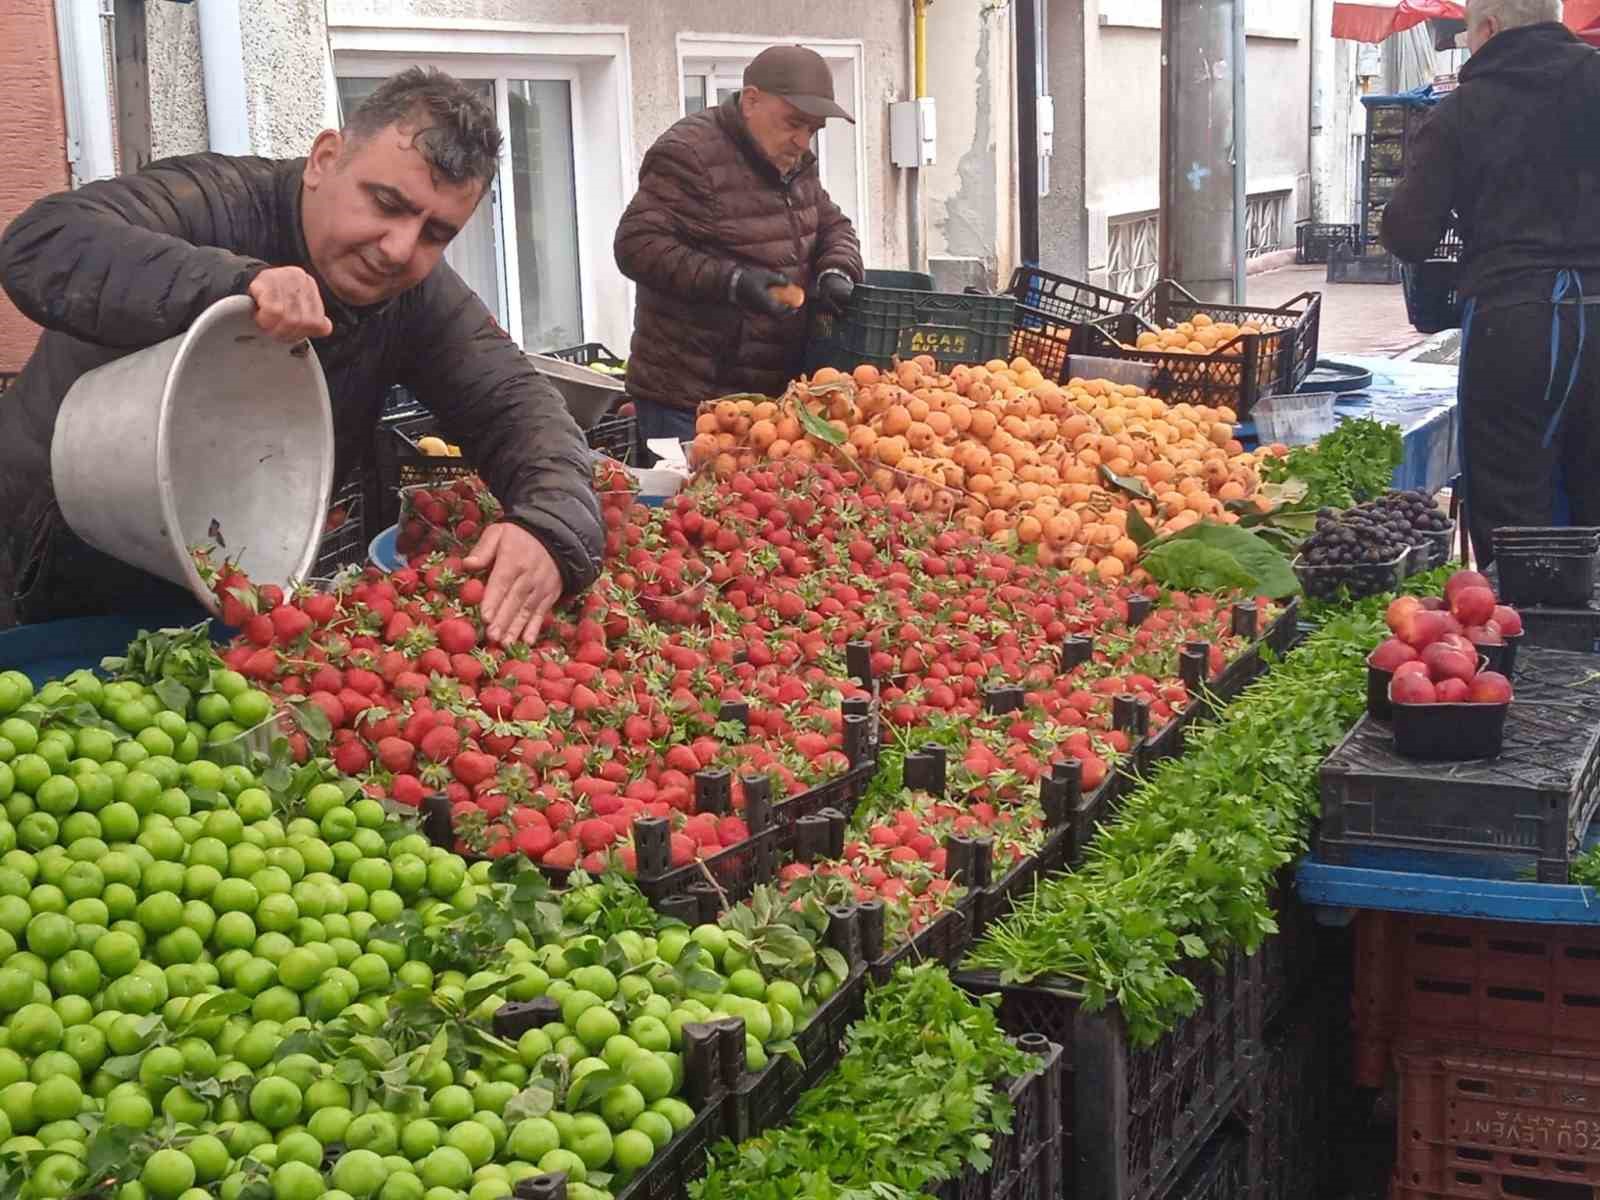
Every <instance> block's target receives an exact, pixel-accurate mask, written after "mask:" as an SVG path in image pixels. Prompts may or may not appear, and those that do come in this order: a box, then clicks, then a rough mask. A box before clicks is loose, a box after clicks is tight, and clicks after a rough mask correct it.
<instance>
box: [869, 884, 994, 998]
mask: <svg viewBox="0 0 1600 1200" xmlns="http://www.w3.org/2000/svg"><path fill="white" fill-rule="evenodd" d="M979 900H980V896H979V894H978V893H974V892H969V893H967V895H966V896H965V897H963V898H962V899H961V901H960V902H959V903H958V904H956V906H955V907H954V908H949V909H946V910H945V911H944V912H942V913H940V914H939V915H938V916H937V917H935V918H934V919H933V921H932V922H930V923H929V924H928V925H927V927H926V928H924V929H923V930H922V932H920V933H919V934H917V936H916V937H914V938H912V939H911V940H910V941H909V942H905V943H903V944H902V945H900V946H897V947H896V948H895V949H893V950H891V951H889V953H887V954H885V955H883V956H882V957H881V958H879V959H877V960H876V961H875V962H871V963H868V964H867V970H868V972H869V973H870V975H871V976H872V982H873V983H874V984H875V985H877V986H882V985H883V984H885V983H887V982H888V981H889V980H890V979H891V978H893V976H894V971H895V968H896V967H898V966H900V965H901V964H905V965H908V966H913V967H914V966H916V965H917V964H919V963H925V962H937V963H943V964H944V965H945V966H946V967H954V966H955V965H956V964H957V963H958V962H960V961H961V958H962V956H963V955H965V954H966V952H967V948H968V947H969V946H971V945H972V939H973V937H974V935H975V933H976V930H977V922H978V905H979Z"/></svg>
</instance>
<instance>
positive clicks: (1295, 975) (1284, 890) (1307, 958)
mask: <svg viewBox="0 0 1600 1200" xmlns="http://www.w3.org/2000/svg"><path fill="white" fill-rule="evenodd" d="M1267 906H1268V907H1269V908H1270V909H1271V910H1272V915H1273V917H1274V919H1275V920H1276V921H1277V923H1278V932H1277V933H1274V934H1270V935H1268V936H1267V937H1266V938H1265V939H1263V940H1262V943H1261V948H1260V949H1259V950H1258V951H1256V955H1255V958H1256V962H1255V964H1254V967H1253V969H1254V971H1255V974H1256V984H1255V989H1256V1004H1257V1006H1258V1007H1259V1009H1260V1011H1261V1024H1262V1026H1263V1027H1264V1028H1269V1027H1271V1026H1272V1025H1273V1023H1274V1022H1276V1021H1277V1020H1278V1019H1279V1018H1280V1017H1281V1016H1282V1015H1283V1013H1284V1012H1285V1010H1287V1009H1288V1008H1289V1007H1290V1005H1291V1004H1293V1003H1294V1001H1295V1000H1296V999H1297V998H1298V997H1299V996H1300V994H1301V992H1302V991H1303V990H1304V989H1305V987H1306V986H1307V985H1308V984H1309V983H1310V982H1311V981H1312V980H1313V979H1314V978H1316V976H1317V973H1318V972H1317V967H1318V963H1319V961H1320V952H1321V946H1322V940H1321V938H1320V937H1319V927H1318V925H1317V919H1316V910H1315V909H1313V908H1312V907H1311V906H1310V905H1309V904H1306V903H1304V902H1303V901H1302V900H1301V899H1300V895H1299V893H1298V892H1297V891H1296V890H1295V886H1294V867H1293V865H1292V864H1291V865H1290V866H1287V867H1285V868H1284V869H1283V870H1282V871H1280V872H1278V877H1277V878H1276V879H1275V880H1274V881H1273V884H1272V887H1271V889H1270V890H1269V891H1268V893H1267Z"/></svg>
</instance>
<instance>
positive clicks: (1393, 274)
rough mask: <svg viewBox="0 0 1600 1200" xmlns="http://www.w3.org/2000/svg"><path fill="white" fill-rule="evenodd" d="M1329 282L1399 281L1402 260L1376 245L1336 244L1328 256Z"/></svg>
mask: <svg viewBox="0 0 1600 1200" xmlns="http://www.w3.org/2000/svg"><path fill="white" fill-rule="evenodd" d="M1328 282H1329V283H1399V282H1400V260H1399V259H1398V258H1396V257H1395V256H1394V255H1392V254H1390V253H1389V252H1388V251H1387V250H1383V249H1380V248H1378V247H1376V246H1372V247H1368V246H1361V245H1355V244H1347V245H1340V246H1335V247H1334V248H1333V252H1332V253H1331V254H1330V255H1329V256H1328Z"/></svg>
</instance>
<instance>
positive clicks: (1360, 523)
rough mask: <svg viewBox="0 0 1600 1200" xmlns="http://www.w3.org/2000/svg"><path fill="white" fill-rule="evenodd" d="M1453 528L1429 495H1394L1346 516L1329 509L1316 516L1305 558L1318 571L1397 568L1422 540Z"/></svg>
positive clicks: (1308, 539) (1355, 509)
mask: <svg viewBox="0 0 1600 1200" xmlns="http://www.w3.org/2000/svg"><path fill="white" fill-rule="evenodd" d="M1449 527H1450V523H1449V521H1447V520H1446V519H1445V516H1444V514H1443V513H1441V512H1440V511H1439V510H1438V509H1437V508H1436V507H1435V506H1434V503H1433V501H1432V500H1431V499H1429V497H1428V496H1427V495H1425V494H1424V493H1422V492H1389V493H1387V494H1386V495H1383V496H1380V497H1378V498H1377V499H1376V500H1369V501H1367V502H1366V503H1365V504H1360V505H1357V506H1356V507H1355V508H1351V509H1347V510H1346V511H1344V512H1342V513H1337V512H1334V511H1332V510H1331V509H1326V508H1325V509H1323V510H1322V511H1320V512H1319V513H1317V529H1316V532H1315V533H1313V534H1312V535H1311V536H1310V537H1309V538H1307V539H1306V541H1305V542H1304V544H1302V545H1301V547H1300V553H1301V555H1302V556H1303V557H1304V559H1305V561H1306V562H1307V563H1309V564H1310V565H1311V566H1314V567H1331V566H1344V565H1349V564H1356V563H1360V564H1375V563H1386V562H1393V561H1394V560H1395V559H1397V558H1399V557H1400V556H1401V555H1402V554H1404V553H1405V552H1406V551H1407V550H1409V549H1410V548H1411V547H1412V546H1415V545H1420V544H1422V543H1423V542H1424V541H1425V540H1426V539H1425V538H1424V537H1423V536H1422V535H1423V534H1425V533H1441V532H1443V531H1444V530H1446V529H1448V528H1449Z"/></svg>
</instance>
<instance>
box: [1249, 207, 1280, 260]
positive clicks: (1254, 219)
mask: <svg viewBox="0 0 1600 1200" xmlns="http://www.w3.org/2000/svg"><path fill="white" fill-rule="evenodd" d="M1288 204H1289V193H1288V192H1268V193H1267V194H1266V195H1263V196H1251V197H1250V198H1249V199H1248V200H1247V201H1245V210H1244V247H1245V250H1244V254H1245V257H1246V258H1256V257H1258V256H1260V255H1262V254H1270V253H1271V252H1272V251H1274V250H1281V249H1283V227H1284V217H1285V214H1286V212H1287V208H1288Z"/></svg>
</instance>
